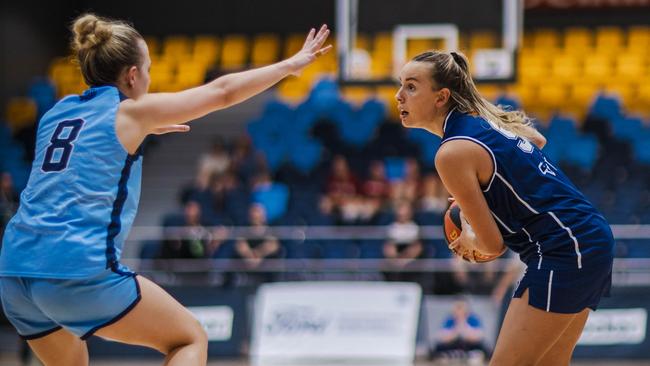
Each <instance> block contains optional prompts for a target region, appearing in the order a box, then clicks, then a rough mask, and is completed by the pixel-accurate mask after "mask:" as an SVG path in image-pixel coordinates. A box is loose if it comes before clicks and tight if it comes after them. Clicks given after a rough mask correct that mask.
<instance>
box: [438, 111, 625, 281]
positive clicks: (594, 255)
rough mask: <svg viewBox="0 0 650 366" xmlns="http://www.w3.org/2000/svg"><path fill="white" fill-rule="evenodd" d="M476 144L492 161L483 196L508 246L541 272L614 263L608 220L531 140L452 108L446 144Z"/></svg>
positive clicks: (445, 124)
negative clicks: (463, 141)
mask: <svg viewBox="0 0 650 366" xmlns="http://www.w3.org/2000/svg"><path fill="white" fill-rule="evenodd" d="M456 139H463V140H470V141H473V142H475V143H476V144H478V145H480V146H481V147H483V148H484V149H485V150H486V151H487V152H488V153H489V154H490V156H491V157H492V161H493V163H494V173H493V176H492V178H491V179H490V181H489V183H488V184H487V185H486V186H484V187H482V188H483V195H484V196H485V199H486V201H487V204H488V206H489V208H490V210H491V212H492V215H493V216H494V219H495V220H496V222H497V224H498V226H499V230H500V231H501V234H502V235H503V238H504V241H505V244H506V245H507V246H508V247H509V248H510V249H512V250H513V251H515V252H517V253H519V255H520V257H521V260H522V261H524V262H525V263H526V264H528V265H535V266H536V267H537V268H540V269H561V268H566V269H569V268H574V269H575V268H578V269H581V268H583V266H589V265H590V264H591V263H594V264H595V263H602V262H606V261H611V258H612V256H613V246H614V244H613V243H614V240H613V237H612V233H611V230H610V227H609V225H608V224H607V221H606V220H605V218H604V217H603V216H602V214H600V213H599V212H598V210H596V208H594V206H593V205H592V204H591V203H590V202H589V201H588V200H587V199H586V198H585V196H584V195H583V194H582V193H580V191H578V189H577V188H576V187H575V186H574V185H573V183H571V181H570V180H569V178H567V177H566V176H565V175H564V173H562V171H561V170H560V169H559V168H558V166H557V164H555V163H554V162H552V161H551V160H550V159H549V158H548V157H547V156H546V155H544V153H543V152H542V151H541V150H540V149H538V148H537V147H536V146H535V145H533V144H532V143H531V142H530V141H528V140H527V139H525V138H522V137H520V136H517V135H515V134H514V133H512V132H510V131H505V130H503V129H501V128H498V127H497V125H496V124H495V123H492V122H489V121H487V120H485V119H484V118H482V117H476V116H472V115H468V114H463V113H460V112H457V111H455V110H452V111H451V112H450V113H449V115H447V118H446V119H445V123H444V125H443V138H442V144H444V143H446V142H447V141H451V140H456Z"/></svg>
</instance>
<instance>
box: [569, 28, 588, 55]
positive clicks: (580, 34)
mask: <svg viewBox="0 0 650 366" xmlns="http://www.w3.org/2000/svg"><path fill="white" fill-rule="evenodd" d="M592 48H593V35H592V34H591V30H589V29H588V28H583V27H569V28H567V29H566V30H565V33H564V52H565V53H573V54H581V53H584V52H586V51H590V50H592Z"/></svg>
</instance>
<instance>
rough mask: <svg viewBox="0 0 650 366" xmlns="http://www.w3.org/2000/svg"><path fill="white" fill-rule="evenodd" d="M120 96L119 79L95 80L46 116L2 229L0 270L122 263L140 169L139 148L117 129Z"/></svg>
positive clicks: (92, 269) (87, 268)
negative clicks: (132, 148)
mask: <svg viewBox="0 0 650 366" xmlns="http://www.w3.org/2000/svg"><path fill="white" fill-rule="evenodd" d="M122 99H123V98H122V96H121V94H120V93H119V91H118V89H117V88H115V87H113V86H102V87H95V88H91V89H88V90H87V91H86V92H84V93H83V94H82V95H74V96H68V97H66V98H64V99H62V100H61V101H60V102H58V103H57V104H56V105H55V106H54V107H53V108H52V109H51V110H50V111H48V112H47V113H46V114H45V115H44V116H43V118H42V119H41V121H40V124H39V126H38V133H37V140H36V153H35V158H34V162H33V164H32V171H31V174H30V176H29V182H28V184H27V187H26V188H25V190H24V191H23V192H22V194H21V197H20V207H19V208H18V212H17V213H16V215H15V216H14V217H13V218H12V219H11V221H10V222H9V224H8V225H7V228H6V231H5V234H4V238H3V242H2V251H1V252H0V276H21V277H47V278H60V279H71V278H85V277H90V276H93V275H97V274H98V273H101V272H102V271H105V270H106V269H107V268H110V269H112V270H113V271H116V272H120V271H121V269H120V265H119V258H120V253H121V251H122V244H123V243H124V240H125V239H126V236H127V235H128V232H129V230H130V228H131V225H132V223H133V219H134V218H135V214H136V210H137V205H138V201H139V198H140V182H141V175H142V159H141V158H140V156H141V153H140V151H138V153H136V154H134V155H130V154H129V153H128V152H127V151H126V150H125V149H124V147H123V146H122V144H121V143H120V142H119V140H118V138H117V135H116V132H115V117H116V113H117V110H118V107H119V104H120V101H121V100H122Z"/></svg>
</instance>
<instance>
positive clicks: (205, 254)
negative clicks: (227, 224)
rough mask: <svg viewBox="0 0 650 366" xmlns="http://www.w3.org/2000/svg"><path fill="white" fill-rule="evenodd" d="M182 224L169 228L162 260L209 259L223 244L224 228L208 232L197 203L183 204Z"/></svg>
mask: <svg viewBox="0 0 650 366" xmlns="http://www.w3.org/2000/svg"><path fill="white" fill-rule="evenodd" d="M183 220H184V222H183V224H182V226H180V227H175V228H171V230H170V231H168V232H167V233H166V238H165V241H164V243H163V248H162V253H161V255H162V257H163V258H187V259H190V258H192V259H196V258H211V257H213V256H214V255H215V253H216V252H217V250H218V249H219V248H220V247H221V245H223V244H224V242H225V238H226V235H225V234H226V233H225V232H224V231H225V229H224V228H217V229H215V230H210V229H209V228H206V227H205V226H204V224H203V220H202V214H201V205H200V204H199V202H197V201H188V202H187V203H186V204H185V209H184V216H183Z"/></svg>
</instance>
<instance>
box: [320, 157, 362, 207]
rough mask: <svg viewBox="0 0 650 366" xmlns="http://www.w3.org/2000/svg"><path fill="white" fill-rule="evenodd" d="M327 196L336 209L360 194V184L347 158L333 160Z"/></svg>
mask: <svg viewBox="0 0 650 366" xmlns="http://www.w3.org/2000/svg"><path fill="white" fill-rule="evenodd" d="M326 189H327V192H326V193H327V195H328V196H329V197H330V199H331V200H332V202H333V203H334V206H335V207H340V206H341V205H342V204H343V203H345V202H346V201H348V200H349V199H351V198H354V197H356V196H357V194H358V193H359V189H358V182H357V179H356V178H355V177H354V175H353V174H352V172H351V171H350V167H349V165H348V161H347V160H346V159H345V157H343V156H341V155H337V156H335V157H334V159H333V160H332V168H331V172H330V176H329V178H328V179H327V188H326Z"/></svg>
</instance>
